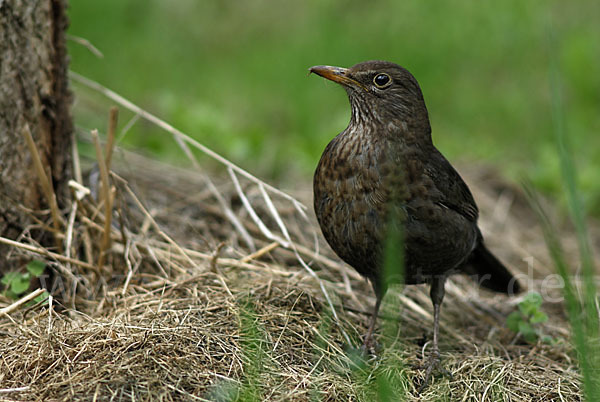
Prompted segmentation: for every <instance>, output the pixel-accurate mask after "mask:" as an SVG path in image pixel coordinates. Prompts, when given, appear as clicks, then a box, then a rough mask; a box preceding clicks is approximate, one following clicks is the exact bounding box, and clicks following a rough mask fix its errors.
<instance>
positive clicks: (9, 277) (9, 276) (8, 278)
mask: <svg viewBox="0 0 600 402" xmlns="http://www.w3.org/2000/svg"><path fill="white" fill-rule="evenodd" d="M18 276H19V273H18V272H7V273H6V274H4V276H3V277H2V281H1V282H2V284H3V285H6V286H9V285H10V283H11V282H12V281H14V280H15V278H17V277H18Z"/></svg>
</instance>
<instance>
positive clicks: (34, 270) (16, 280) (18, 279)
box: [0, 260, 48, 303]
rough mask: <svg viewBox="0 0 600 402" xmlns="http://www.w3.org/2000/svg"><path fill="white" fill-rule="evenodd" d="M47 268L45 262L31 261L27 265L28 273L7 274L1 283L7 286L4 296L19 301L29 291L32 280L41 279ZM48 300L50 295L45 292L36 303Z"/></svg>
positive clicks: (13, 272)
mask: <svg viewBox="0 0 600 402" xmlns="http://www.w3.org/2000/svg"><path fill="white" fill-rule="evenodd" d="M45 268H46V264H45V263H44V262H43V261H39V260H31V261H30V262H29V263H28V264H27V272H24V273H21V272H15V271H12V272H7V273H6V274H4V276H3V277H2V279H1V280H0V283H2V284H3V285H4V286H6V289H5V290H4V294H5V295H6V296H8V297H10V298H11V299H15V300H16V299H18V298H19V297H21V295H22V294H23V293H25V292H26V291H27V290H28V289H29V284H30V282H31V280H32V279H34V278H38V277H40V276H41V275H42V273H43V272H44V269H45ZM47 298H48V293H47V292H44V293H43V294H42V295H40V296H38V297H37V298H36V299H35V300H34V302H35V303H37V302H39V301H42V300H45V299H47Z"/></svg>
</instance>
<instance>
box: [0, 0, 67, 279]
mask: <svg viewBox="0 0 600 402" xmlns="http://www.w3.org/2000/svg"><path fill="white" fill-rule="evenodd" d="M65 9H66V0H0V236H2V237H6V238H10V239H16V238H18V237H19V236H20V235H22V234H26V235H28V236H31V237H33V238H34V239H35V240H36V241H39V242H41V243H42V244H45V245H46V246H50V247H51V246H52V245H53V244H54V243H53V242H52V241H51V240H52V239H51V238H46V237H48V236H44V232H45V231H41V230H34V228H35V226H33V223H34V220H33V219H32V215H35V216H36V217H37V218H38V219H41V220H42V221H44V222H45V223H46V224H47V225H48V226H52V224H51V219H52V218H51V215H50V214H49V213H43V214H39V212H38V211H40V210H48V207H49V202H48V199H47V197H45V195H44V192H43V191H42V186H41V182H40V179H39V176H38V174H36V170H35V167H34V163H33V158H32V154H31V152H30V150H29V148H28V147H27V142H26V140H25V138H24V136H23V132H24V129H25V126H28V127H29V129H30V131H31V134H32V136H33V139H34V142H35V144H36V147H37V149H38V152H39V154H40V159H41V162H42V165H43V166H44V168H45V170H46V175H47V176H48V178H49V179H50V181H51V182H52V185H53V188H54V191H55V193H56V198H57V201H58V205H59V207H64V206H65V205H64V202H65V200H67V197H66V195H67V194H68V193H67V186H66V184H67V181H68V179H69V178H70V177H71V163H70V162H71V138H72V132H73V124H72V121H71V116H70V113H69V107H70V105H71V93H70V91H69V89H68V80H67V70H68V58H67V51H66V45H65V30H66V28H67V25H68V20H67V17H66V14H65ZM32 211H33V212H32ZM38 227H39V226H38ZM49 240H50V243H49V242H48V241H49ZM25 262H26V261H23V260H21V259H20V258H19V257H18V255H17V253H14V252H10V247H8V246H5V245H2V244H0V273H2V272H6V271H9V270H14V269H16V268H18V267H20V266H22V265H23V263H25Z"/></svg>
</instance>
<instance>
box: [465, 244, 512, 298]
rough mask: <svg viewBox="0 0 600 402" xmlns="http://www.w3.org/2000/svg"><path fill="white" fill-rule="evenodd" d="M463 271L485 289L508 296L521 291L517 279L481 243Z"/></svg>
mask: <svg viewBox="0 0 600 402" xmlns="http://www.w3.org/2000/svg"><path fill="white" fill-rule="evenodd" d="M464 271H465V273H467V274H468V275H470V276H471V277H472V278H473V279H474V280H475V281H476V282H477V283H478V284H479V285H480V286H483V287H484V288H486V289H490V290H493V291H495V292H500V293H508V294H510V295H512V294H517V293H519V292H520V291H521V285H519V282H518V281H517V278H515V277H514V276H513V274H511V273H510V271H509V270H508V269H507V268H506V267H505V266H504V265H503V264H502V263H501V262H500V261H499V260H498V258H496V256H495V255H494V254H492V253H491V252H490V251H489V250H488V249H487V248H486V247H485V244H483V241H481V242H480V243H479V245H478V246H477V247H476V248H475V250H473V253H472V254H471V257H470V259H469V261H468V262H467V264H466V265H465V267H464Z"/></svg>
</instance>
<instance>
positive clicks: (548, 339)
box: [541, 335, 556, 345]
mask: <svg viewBox="0 0 600 402" xmlns="http://www.w3.org/2000/svg"><path fill="white" fill-rule="evenodd" d="M541 339H542V342H544V343H547V344H549V345H553V344H555V343H556V340H555V339H554V338H552V337H551V336H549V335H544V336H542V338H541Z"/></svg>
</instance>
